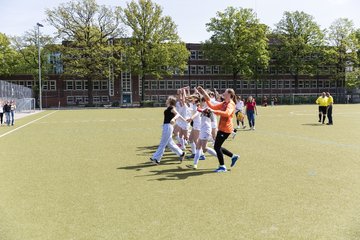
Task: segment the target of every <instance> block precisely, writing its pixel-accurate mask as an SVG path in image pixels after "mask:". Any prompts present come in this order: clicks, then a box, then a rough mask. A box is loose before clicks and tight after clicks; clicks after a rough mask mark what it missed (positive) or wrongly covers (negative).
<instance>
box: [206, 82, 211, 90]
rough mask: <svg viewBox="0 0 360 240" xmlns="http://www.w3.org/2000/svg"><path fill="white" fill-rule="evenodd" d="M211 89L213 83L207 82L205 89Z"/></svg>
mask: <svg viewBox="0 0 360 240" xmlns="http://www.w3.org/2000/svg"><path fill="white" fill-rule="evenodd" d="M210 88H211V81H205V89H210Z"/></svg>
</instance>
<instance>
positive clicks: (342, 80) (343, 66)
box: [327, 18, 359, 91]
mask: <svg viewBox="0 0 360 240" xmlns="http://www.w3.org/2000/svg"><path fill="white" fill-rule="evenodd" d="M327 40H328V42H329V45H330V46H331V53H330V58H329V61H330V62H331V63H332V64H333V65H334V66H335V68H336V72H335V75H334V76H333V78H334V80H335V82H336V87H337V88H338V87H345V86H346V85H347V84H346V80H347V76H346V75H347V74H348V73H347V71H348V70H352V69H353V68H354V67H356V66H357V64H358V62H359V59H358V49H359V40H358V38H357V37H356V30H355V28H354V23H353V22H352V21H351V20H349V19H347V18H339V19H336V20H335V21H334V22H333V23H332V24H331V26H330V27H329V31H328V36H327ZM348 79H355V78H354V77H350V78H348ZM351 81H352V80H351ZM350 85H351V86H354V84H353V83H351V84H350ZM350 85H348V86H350ZM337 91H338V90H337Z"/></svg>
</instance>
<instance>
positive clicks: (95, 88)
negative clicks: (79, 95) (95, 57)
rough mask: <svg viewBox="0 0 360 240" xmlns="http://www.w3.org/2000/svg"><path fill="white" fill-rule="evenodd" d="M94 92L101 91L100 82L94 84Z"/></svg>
mask: <svg viewBox="0 0 360 240" xmlns="http://www.w3.org/2000/svg"><path fill="white" fill-rule="evenodd" d="M93 90H100V81H94V82H93Z"/></svg>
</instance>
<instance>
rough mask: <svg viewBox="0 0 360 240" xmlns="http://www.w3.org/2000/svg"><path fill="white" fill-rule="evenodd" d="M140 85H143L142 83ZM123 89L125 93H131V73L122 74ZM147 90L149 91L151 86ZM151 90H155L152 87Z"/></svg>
mask: <svg viewBox="0 0 360 240" xmlns="http://www.w3.org/2000/svg"><path fill="white" fill-rule="evenodd" d="M145 83H146V82H145ZM139 84H140V85H141V83H139ZM121 88H122V90H123V92H131V73H129V72H122V73H121ZM145 89H149V86H147V88H146V87H145ZM151 89H153V88H152V86H151Z"/></svg>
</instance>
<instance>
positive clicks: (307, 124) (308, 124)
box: [301, 123, 325, 127]
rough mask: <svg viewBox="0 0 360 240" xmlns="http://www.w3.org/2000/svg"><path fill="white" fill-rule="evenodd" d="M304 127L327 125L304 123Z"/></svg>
mask: <svg viewBox="0 0 360 240" xmlns="http://www.w3.org/2000/svg"><path fill="white" fill-rule="evenodd" d="M301 125H303V126H312V127H321V126H325V124H320V123H303V124H301Z"/></svg>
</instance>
